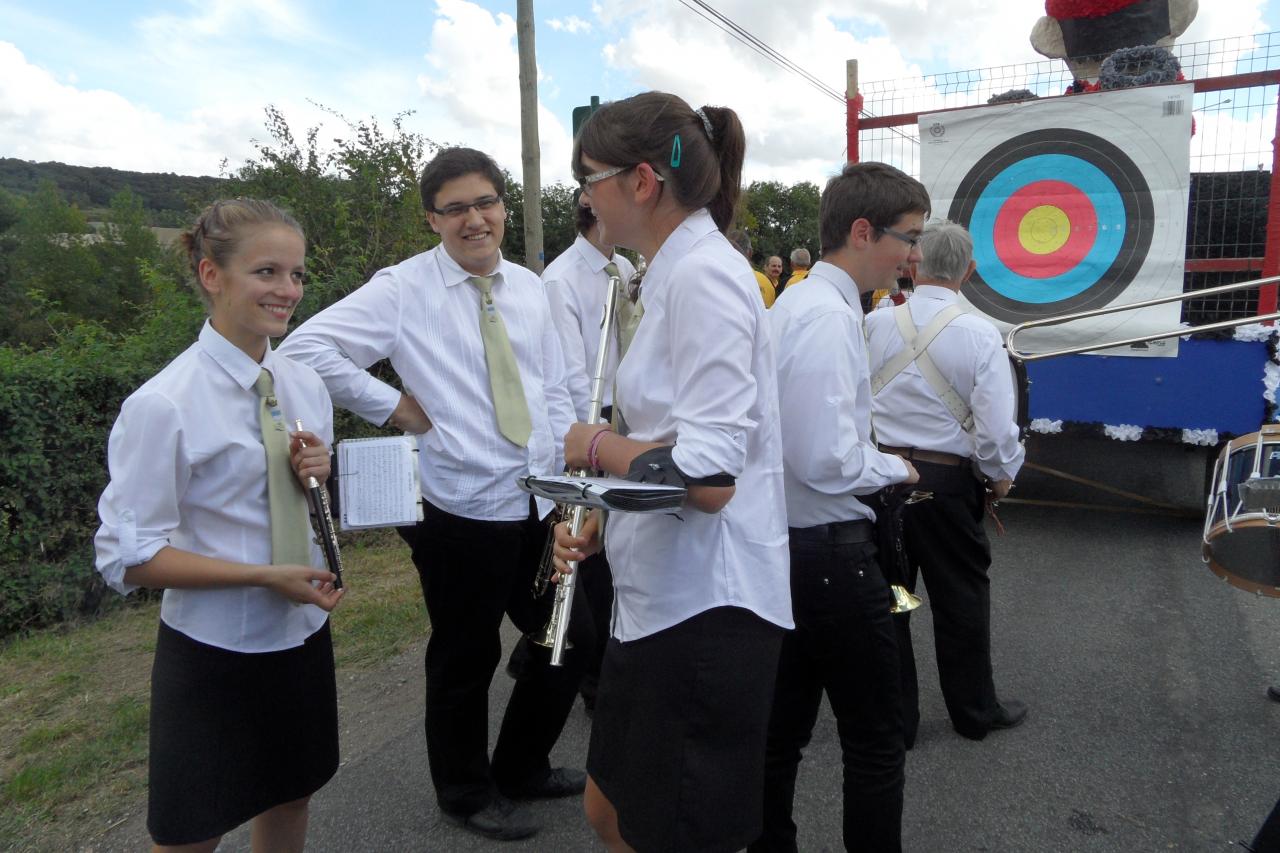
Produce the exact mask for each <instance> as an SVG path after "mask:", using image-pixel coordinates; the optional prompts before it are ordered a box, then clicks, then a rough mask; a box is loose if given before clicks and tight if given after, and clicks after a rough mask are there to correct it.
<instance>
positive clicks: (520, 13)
mask: <svg viewBox="0 0 1280 853" xmlns="http://www.w3.org/2000/svg"><path fill="white" fill-rule="evenodd" d="M516 45H517V47H518V48H519V50H520V143H521V152H522V153H521V161H522V164H523V166H524V265H525V266H527V267H528V268H529V269H531V270H533V271H534V272H536V273H539V274H541V273H542V267H543V257H542V166H541V158H542V151H541V149H540V147H539V146H538V59H537V51H536V49H535V48H534V43H533V0H516Z"/></svg>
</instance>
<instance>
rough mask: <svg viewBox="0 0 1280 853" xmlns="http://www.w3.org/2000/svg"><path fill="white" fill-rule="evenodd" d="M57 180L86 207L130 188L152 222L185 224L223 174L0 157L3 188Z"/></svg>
mask: <svg viewBox="0 0 1280 853" xmlns="http://www.w3.org/2000/svg"><path fill="white" fill-rule="evenodd" d="M44 180H49V181H53V183H54V184H56V185H57V187H58V189H59V190H61V191H62V194H63V196H64V197H65V198H66V199H67V200H68V201H70V202H72V203H73V204H75V205H77V206H78V207H80V208H81V209H82V210H85V211H86V212H87V211H89V210H93V209H101V208H106V207H107V206H108V205H109V204H110V203H111V197H112V196H113V195H115V194H116V193H118V192H120V191H121V190H123V189H126V188H128V189H129V190H131V191H132V192H133V193H134V195H136V196H138V197H139V198H141V199H142V206H143V207H145V208H146V209H147V210H148V211H149V213H150V218H151V223H150V224H152V225H185V224H186V222H187V220H188V219H189V218H190V211H191V208H192V200H193V199H205V198H209V197H210V196H212V195H214V194H216V192H217V190H218V187H220V186H221V185H222V184H223V183H225V181H224V180H223V179H222V178H195V177H189V176H187V175H175V174H173V173H172V172H125V171H122V170H120V169H110V168H107V167H106V166H68V165H67V164H65V163H33V162H30V161H27V160H18V159H15V158H12V157H0V189H5V190H8V191H9V192H11V193H15V194H17V195H30V194H31V193H32V192H35V189H36V187H37V186H38V185H39V184H40V182H41V181H44Z"/></svg>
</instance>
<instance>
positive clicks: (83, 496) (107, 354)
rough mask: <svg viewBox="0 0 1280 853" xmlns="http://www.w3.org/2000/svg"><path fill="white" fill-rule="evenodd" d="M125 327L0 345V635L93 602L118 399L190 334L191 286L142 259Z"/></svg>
mask: <svg viewBox="0 0 1280 853" xmlns="http://www.w3.org/2000/svg"><path fill="white" fill-rule="evenodd" d="M143 278H144V279H145V280H146V282H147V283H148V285H149V287H150V289H151V294H152V295H151V299H150V300H149V302H148V303H147V305H146V307H145V309H144V311H143V313H142V314H141V316H140V317H139V322H138V325H137V327H136V329H135V330H134V331H133V332H131V333H129V334H125V335H121V334H117V333H113V332H110V331H108V330H106V329H104V328H103V327H102V326H100V325H98V324H95V323H88V322H85V323H80V324H79V325H76V326H74V327H72V328H71V329H70V330H68V331H65V332H62V333H60V334H59V335H58V337H57V341H56V343H55V345H53V346H51V347H47V348H45V349H42V350H29V349H17V348H12V347H0V636H4V635H6V634H9V633H12V632H13V631H16V630H20V629H23V628H28V627H34V626H36V625H43V624H47V623H49V622H53V621H57V620H59V619H63V618H67V617H68V616H72V615H76V614H78V613H84V612H91V611H93V610H95V609H96V608H97V607H98V605H99V603H100V600H101V597H102V589H101V586H100V582H99V581H98V580H97V576H96V574H95V573H94V572H93V569H92V565H93V560H92V543H91V539H92V535H93V531H94V530H95V529H96V527H97V515H96V507H97V500H98V496H99V495H100V494H101V493H102V489H103V488H104V487H105V485H106V481H107V471H106V446H107V436H108V435H109V433H110V431H111V425H112V424H113V423H114V422H115V418H116V414H117V413H118V412H119V411H120V404H121V403H122V402H123V401H124V398H125V397H127V396H128V395H129V394H130V393H132V392H133V390H134V389H135V388H137V387H138V386H139V385H141V384H142V383H143V382H145V381H146V380H147V379H148V378H149V377H150V376H151V375H152V374H154V373H155V372H156V371H157V370H159V369H160V368H161V367H163V366H164V364H166V363H167V362H168V361H169V360H171V359H172V358H173V357H174V356H175V355H177V354H178V353H179V352H181V351H182V349H184V348H185V347H186V346H187V345H188V344H190V342H191V341H192V340H194V338H195V336H196V334H197V332H198V330H199V326H200V323H201V322H202V321H203V316H204V312H203V309H202V308H201V307H200V306H199V304H198V302H197V300H196V299H195V297H194V295H193V294H192V293H190V292H189V291H187V290H185V289H183V288H181V287H180V286H179V285H177V284H176V283H174V282H173V280H172V279H170V278H167V277H165V276H163V275H161V274H159V273H157V272H155V271H154V270H153V269H150V268H144V270H143Z"/></svg>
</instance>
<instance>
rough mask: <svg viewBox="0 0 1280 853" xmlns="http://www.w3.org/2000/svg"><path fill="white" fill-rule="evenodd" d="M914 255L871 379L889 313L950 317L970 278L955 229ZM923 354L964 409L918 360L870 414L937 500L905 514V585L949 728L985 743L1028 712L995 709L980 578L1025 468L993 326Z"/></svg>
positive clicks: (876, 334) (968, 244)
mask: <svg viewBox="0 0 1280 853" xmlns="http://www.w3.org/2000/svg"><path fill="white" fill-rule="evenodd" d="M920 248H921V251H922V253H923V256H924V257H923V260H922V261H921V263H920V265H919V267H918V270H917V274H916V288H915V295H914V296H913V297H912V298H911V299H910V300H909V301H908V302H907V303H906V305H905V306H903V307H899V308H895V309H892V310H884V311H876V312H874V313H873V314H871V315H870V316H869V317H868V318H867V341H868V343H867V348H868V352H869V354H870V357H871V372H872V375H873V376H874V375H875V374H876V373H877V371H879V370H881V368H882V367H883V365H884V364H885V363H886V362H888V361H889V360H890V359H892V358H893V357H894V356H895V355H896V354H897V353H898V352H899V351H900V350H902V349H903V348H904V347H905V346H906V344H905V341H904V340H903V335H902V333H901V332H900V331H899V326H898V323H899V320H898V318H897V317H895V314H896V313H897V312H898V311H906V312H908V316H909V318H910V325H911V326H912V327H914V328H915V329H916V330H917V332H918V331H919V330H920V329H923V328H925V327H927V326H929V325H930V324H931V323H932V322H933V321H934V318H935V317H937V316H938V315H939V314H940V313H941V312H943V311H944V310H946V311H954V310H955V309H953V308H952V306H954V305H956V304H957V294H958V293H959V291H960V287H961V285H962V284H964V282H965V281H966V280H967V279H968V278H969V276H970V275H972V274H973V271H974V267H975V264H974V261H973V240H972V238H971V237H970V236H969V233H968V232H967V231H965V229H964V228H963V227H962V226H960V225H956V224H954V223H951V222H941V223H930V224H929V226H928V227H927V228H926V229H925V232H924V237H923V240H922V242H921V246H920ZM927 355H928V358H929V360H930V361H931V362H932V363H933V365H935V367H936V369H937V372H938V374H939V375H940V376H941V379H942V381H943V382H945V383H946V384H947V385H948V386H949V389H947V388H944V389H942V390H943V391H944V392H946V391H948V390H950V391H952V392H954V394H955V395H958V397H959V400H960V403H961V405H960V407H955V406H954V403H953V405H952V406H948V405H947V403H945V402H944V401H943V398H942V397H941V396H939V391H938V390H937V389H935V388H934V387H933V383H931V382H930V381H929V380H928V379H927V378H926V376H925V374H923V373H922V372H921V368H920V366H919V362H918V361H917V362H913V363H908V364H907V365H906V366H905V367H904V368H903V369H902V370H901V372H900V373H898V374H896V375H895V376H893V377H892V378H888V376H887V375H886V376H885V377H884V378H886V379H888V382H887V384H885V385H884V386H883V388H882V389H881V391H880V392H879V393H878V394H877V395H876V396H875V400H874V404H873V408H872V412H873V415H874V417H875V422H876V430H877V435H878V437H879V440H880V444H881V448H882V449H887V450H889V451H890V452H893V453H896V454H899V455H900V456H902V457H904V458H906V459H910V460H912V461H913V462H914V463H915V464H916V465H917V467H918V468H919V470H920V488H921V489H922V490H926V491H930V492H932V493H933V499H932V500H927V501H921V502H919V503H915V504H912V505H911V506H908V507H906V508H905V510H904V513H903V539H904V542H905V544H906V550H907V558H908V560H909V562H910V564H911V570H910V575H911V576H910V577H908V578H907V586H908V588H914V587H915V573H916V571H917V569H918V570H919V572H920V573H922V574H923V575H924V582H925V585H926V586H927V587H928V589H929V609H930V611H931V613H932V615H933V636H934V647H935V649H936V652H937V658H938V678H939V682H940V685H941V687H942V696H943V698H944V699H945V701H946V704H947V711H948V713H949V714H950V716H951V723H952V726H954V728H955V730H956V731H957V732H959V733H960V734H961V735H963V736H965V737H967V738H971V739H973V740H981V739H982V738H984V737H986V735H987V733H988V732H989V731H991V730H992V729H1007V728H1012V727H1013V726H1016V725H1018V724H1019V723H1021V722H1022V721H1023V720H1024V719H1025V718H1026V713H1027V707H1026V705H1024V704H1023V703H1021V702H1018V701H1017V700H1012V699H1010V700H1006V701H1004V702H1001V701H999V700H998V699H997V698H996V689H995V683H994V681H993V678H992V673H991V594H990V581H989V580H988V578H987V570H988V569H989V568H990V567H991V545H990V543H989V542H988V541H987V534H986V531H985V530H984V529H983V520H984V515H985V508H986V492H987V490H988V489H989V490H990V493H991V496H992V497H993V498H994V499H997V500H998V499H1000V498H1002V497H1004V495H1005V494H1006V493H1007V492H1008V491H1009V488H1010V486H1011V485H1012V483H1013V478H1014V477H1016V476H1017V474H1018V469H1019V468H1020V467H1021V466H1022V460H1023V456H1024V450H1023V447H1022V444H1021V443H1020V442H1019V440H1018V439H1019V435H1018V426H1017V423H1016V422H1015V419H1016V406H1017V402H1016V397H1015V391H1014V385H1013V378H1012V374H1011V371H1010V369H1009V358H1008V356H1007V354H1006V353H1005V350H1004V342H1003V341H1002V340H1001V338H1000V333H999V332H997V331H996V328H995V327H994V326H992V325H991V323H990V322H988V321H987V320H985V319H983V318H982V317H978V316H976V315H974V314H965V313H960V314H958V315H957V316H955V318H954V319H953V320H951V321H950V323H949V324H947V325H946V326H945V328H943V329H942V330H941V331H940V332H938V334H937V337H935V338H934V339H933V341H932V343H931V344H930V345H929V346H928V349H927ZM926 369H927V366H926ZM957 408H958V409H959V410H958V411H957ZM965 410H967V412H968V414H969V415H970V416H971V418H972V425H971V426H970V427H968V428H966V427H965V426H963V425H962V424H961V421H960V418H961V417H963V416H964V415H965V413H966V412H965ZM979 473H980V474H981V476H982V478H984V480H985V483H984V480H980V479H979V478H978V475H979ZM909 625H910V622H909V618H908V617H907V616H904V617H902V620H901V622H900V626H899V627H900V629H901V630H900V633H899V638H898V640H899V644H900V646H901V648H902V654H903V659H902V664H903V700H904V703H905V711H906V716H907V741H908V743H910V742H911V741H912V740H913V739H914V735H915V722H917V721H918V720H919V715H920V712H919V709H918V705H917V691H916V672H915V659H914V656H913V655H912V652H911V635H910V631H909Z"/></svg>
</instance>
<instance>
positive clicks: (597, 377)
mask: <svg viewBox="0 0 1280 853" xmlns="http://www.w3.org/2000/svg"><path fill="white" fill-rule="evenodd" d="M620 290H622V279H621V278H620V277H619V276H616V275H611V276H609V292H608V294H606V295H605V300H604V311H603V312H602V313H601V316H600V349H599V351H598V352H597V353H596V371H595V373H594V374H592V379H591V405H590V407H589V409H588V411H587V422H588V423H593V424H594V423H598V422H599V421H600V411H601V410H602V409H603V408H604V374H605V370H606V369H607V368H608V364H609V332H610V330H611V329H612V328H613V315H614V312H615V311H616V309H617V306H618V291H620ZM569 475H570V476H572V477H587V476H590V475H591V471H590V469H587V468H579V469H575V470H573V471H570V472H569ZM588 512H590V509H589V508H588V507H585V506H581V505H577V504H575V505H574V506H571V507H570V508H569V510H568V512H567V513H566V519H567V520H568V522H569V534H570V535H572V536H577V535H578V534H579V533H581V532H582V525H583V524H585V523H586V520H587V513H588ZM577 569H578V563H577V561H576V560H575V561H571V562H570V563H569V574H567V575H561V576H560V580H559V582H558V583H557V584H556V598H555V601H554V602H553V603H552V605H551V618H550V619H549V620H547V626H546V628H544V629H543V631H542V633H541V636H538V637H530V639H531V640H532V641H533V642H535V643H537V644H538V645H540V646H544V647H548V648H550V649H551V665H552V666H564V652H565V649H567V648H568V647H569V640H568V634H569V613H570V612H571V611H572V609H573V593H574V590H576V589H577V586H578V571H577Z"/></svg>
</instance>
